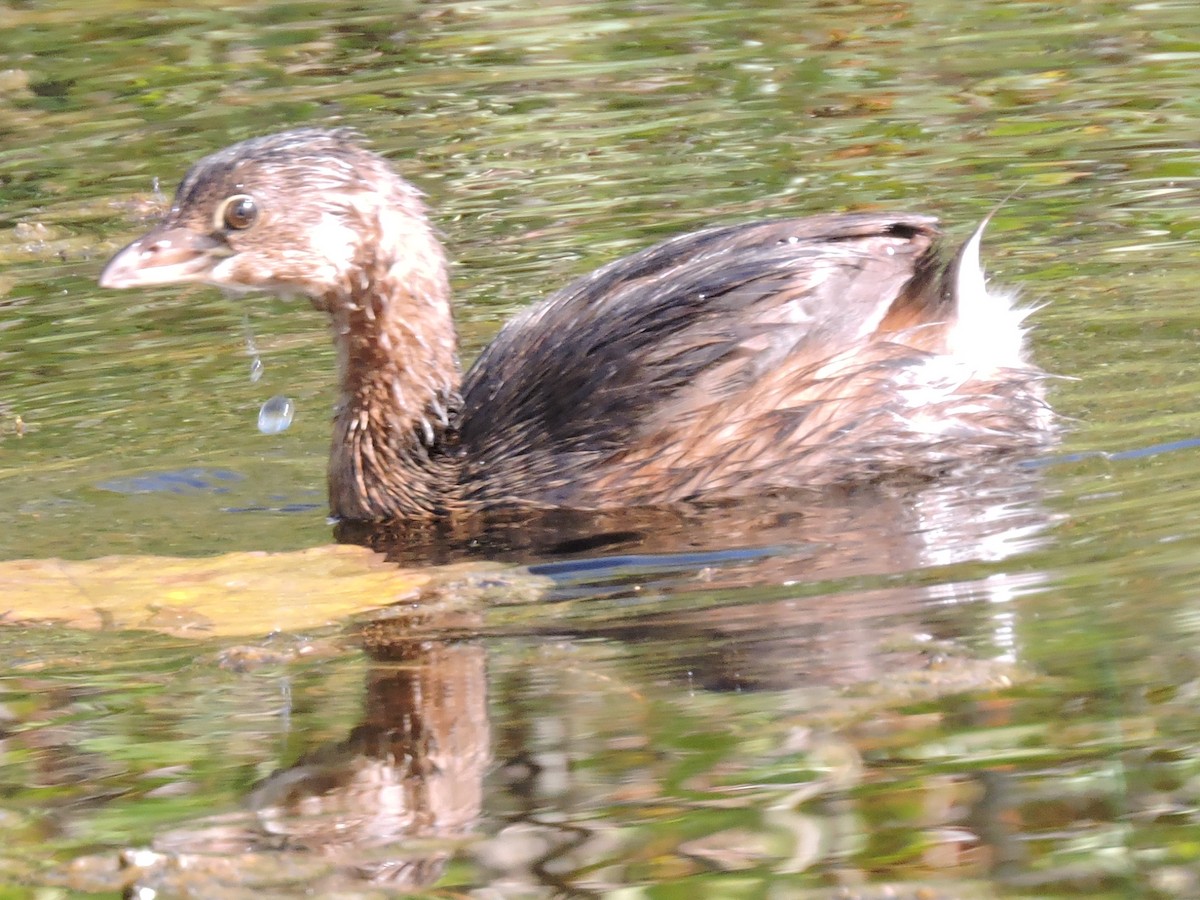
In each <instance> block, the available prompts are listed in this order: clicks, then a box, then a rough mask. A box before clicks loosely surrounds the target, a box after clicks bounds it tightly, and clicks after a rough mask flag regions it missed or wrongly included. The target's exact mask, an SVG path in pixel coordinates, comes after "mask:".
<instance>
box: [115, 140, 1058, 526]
mask: <svg viewBox="0 0 1200 900" xmlns="http://www.w3.org/2000/svg"><path fill="white" fill-rule="evenodd" d="M937 238H938V230H937V228H936V223H935V220H934V219H932V218H930V217H927V216H920V215H908V214H883V213H859V214H847V215H826V216H814V217H811V218H804V219H780V220H777V221H766V222H754V223H750V224H746V225H734V226H728V227H721V228H712V229H709V230H706V231H700V232H696V233H694V234H686V235H683V236H681V237H676V238H673V239H671V240H668V241H665V242H663V243H661V244H658V245H657V246H654V247H651V248H649V249H647V250H643V251H641V252H640V253H636V254H634V255H633V256H629V257H626V258H625V259H621V260H618V261H616V262H614V263H610V264H609V265H607V266H605V267H603V268H601V269H599V270H597V271H596V272H594V273H592V274H591V275H588V276H585V277H584V278H581V279H579V280H578V281H576V282H575V283H573V284H571V285H569V286H568V287H566V288H564V289H562V290H560V291H559V292H558V293H556V294H554V295H552V296H551V297H549V298H548V299H546V300H545V301H543V302H542V303H540V304H537V305H536V306H533V307H532V308H530V309H528V310H526V311H525V312H524V313H522V314H521V315H519V316H517V317H516V318H515V319H514V320H513V321H511V322H509V323H508V325H506V326H505V327H504V329H503V330H502V331H501V332H500V334H499V335H498V336H497V337H496V339H495V340H494V341H493V342H492V344H491V345H490V346H489V347H488V348H487V349H486V350H484V352H483V354H482V355H481V356H480V357H479V359H478V361H477V362H476V363H475V365H474V366H473V367H472V368H471V370H470V371H469V372H468V373H467V375H466V377H465V378H463V377H462V376H461V375H460V370H459V366H458V357H457V341H456V337H455V330H454V323H453V319H452V315H451V308H450V291H449V286H448V282H447V275H446V260H445V256H444V254H443V251H442V247H441V245H440V244H439V242H438V239H437V235H436V232H435V230H434V228H433V227H432V226H431V225H430V223H429V220H428V218H427V215H426V211H425V206H424V204H423V203H422V201H421V195H420V192H419V191H417V190H416V189H415V188H414V187H413V186H412V185H410V184H408V183H407V182H406V181H404V180H403V179H401V178H400V177H399V176H398V175H396V173H395V172H394V171H393V170H392V168H391V166H390V165H389V164H388V163H387V161H386V160H384V159H383V158H382V157H380V156H379V155H377V154H375V153H372V152H369V151H367V150H365V149H363V148H362V147H361V146H359V145H358V144H357V143H356V140H355V137H354V135H353V134H351V133H349V132H346V131H341V130H337V131H324V130H319V129H308V128H306V129H300V130H295V131H288V132H284V133H281V134H275V135H271V136H268V137H263V138H256V139H253V140H248V141H243V142H242V143H239V144H235V145H233V146H232V147H229V148H227V149H225V150H222V151H220V152H219V153H214V154H213V155H211V156H208V157H206V158H204V159H202V160H201V161H200V162H198V163H197V164H196V165H194V166H193V167H192V169H191V171H189V172H188V174H187V176H186V177H185V178H184V179H183V182H182V183H181V184H180V186H179V190H178V192H177V193H176V195H175V200H174V203H173V205H172V207H171V210H170V212H169V213H168V214H167V216H166V219H165V221H163V223H162V224H160V225H159V226H158V227H156V228H155V229H154V230H153V231H151V232H150V233H149V234H147V235H146V236H145V237H143V238H141V239H139V240H137V241H135V242H134V243H132V244H130V245H129V246H128V247H126V248H125V249H124V250H122V251H121V252H120V253H118V254H117V255H116V256H115V257H114V258H113V259H112V260H111V261H110V262H109V263H108V265H107V266H106V267H105V269H104V272H103V274H101V276H100V284H101V285H102V286H104V287H112V288H129V287H145V286H151V285H163V284H181V283H184V282H204V283H207V284H214V285H219V286H221V287H224V288H234V289H245V290H249V289H262V290H268V291H274V292H278V293H282V294H295V293H301V294H305V295H307V296H308V297H310V298H311V299H312V302H313V304H314V305H315V306H316V307H317V308H318V309H321V310H324V311H325V312H327V313H328V314H329V315H330V317H331V319H332V330H333V339H334V343H335V344H336V346H337V349H338V359H339V362H338V365H339V376H338V377H339V386H340V398H339V401H338V405H337V409H336V412H335V415H334V437H333V450H332V454H331V459H330V464H329V498H330V505H331V507H332V511H333V513H334V514H335V515H337V516H339V517H342V518H343V519H357V520H382V519H397V518H398V519H418V518H430V517H435V516H439V515H445V514H448V513H452V512H454V511H457V510H480V509H485V508H494V507H499V506H508V505H518V506H519V505H528V506H546V507H554V506H562V507H576V508H582V509H587V508H612V507H627V506H635V505H656V504H669V503H674V502H677V501H687V500H693V499H698V498H704V499H710V498H711V499H723V498H736V497H739V496H747V495H754V494H757V493H760V492H763V491H769V490H775V489H780V490H786V489H792V488H798V487H806V486H814V485H815V486H821V485H829V484H833V483H839V482H856V481H869V480H874V479H877V478H879V477H881V476H884V475H887V474H888V473H892V472H896V471H898V470H899V471H908V472H914V471H915V472H918V473H936V472H937V471H939V470H941V469H944V468H945V467H946V466H948V465H950V464H951V463H953V462H955V461H958V460H962V459H964V458H967V457H971V456H976V455H979V454H981V453H989V452H996V451H1011V450H1014V449H1021V448H1025V449H1028V448H1031V447H1034V446H1036V445H1037V444H1039V443H1041V442H1043V441H1044V440H1045V439H1046V438H1047V437H1048V436H1049V434H1050V433H1051V431H1052V428H1053V424H1052V415H1051V413H1050V411H1049V409H1048V407H1047V406H1046V404H1045V402H1044V400H1043V390H1042V381H1043V373H1042V372H1041V371H1040V370H1039V369H1038V368H1037V367H1036V366H1034V365H1032V364H1031V363H1030V362H1029V361H1028V359H1027V358H1026V354H1025V348H1024V337H1025V336H1024V329H1023V328H1022V320H1023V318H1024V315H1025V313H1024V312H1023V311H1021V310H1018V309H1015V308H1014V307H1013V305H1012V298H1011V297H1010V296H1006V295H1003V294H997V293H988V292H987V291H985V289H984V282H983V273H982V271H981V269H980V266H979V232H978V231H977V232H976V234H975V235H974V236H973V237H972V238H971V239H970V240H969V241H967V243H966V244H965V245H964V246H963V247H962V249H961V250H960V251H959V252H958V254H957V256H956V257H955V258H954V259H953V260H952V261H951V262H949V263H943V262H940V261H939V260H938V256H937V253H936V248H935V243H936V241H937Z"/></svg>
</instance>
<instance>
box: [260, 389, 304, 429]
mask: <svg viewBox="0 0 1200 900" xmlns="http://www.w3.org/2000/svg"><path fill="white" fill-rule="evenodd" d="M295 412H296V409H295V406H294V405H293V404H292V401H291V400H290V399H289V398H287V397H284V396H283V395H282V394H276V395H275V396H274V397H272V398H271V399H270V400H268V401H267V402H266V403H264V404H263V405H262V409H260V410H259V411H258V430H259V431H261V432H262V433H263V434H279V433H280V432H281V431H287V430H288V427H289V426H290V425H291V424H292V416H293V415H295Z"/></svg>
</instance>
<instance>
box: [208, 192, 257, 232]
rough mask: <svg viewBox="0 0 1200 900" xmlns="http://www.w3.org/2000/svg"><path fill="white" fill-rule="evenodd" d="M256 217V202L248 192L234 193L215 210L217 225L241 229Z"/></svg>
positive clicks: (235, 229)
mask: <svg viewBox="0 0 1200 900" xmlns="http://www.w3.org/2000/svg"><path fill="white" fill-rule="evenodd" d="M257 218H258V204H256V203H255V202H254V198H253V197H251V196H250V195H249V194H234V195H233V196H232V197H230V198H229V199H227V200H226V201H225V202H224V203H222V204H221V208H220V210H219V211H218V212H217V227H218V228H228V229H230V230H232V231H243V230H245V229H247V228H249V227H250V226H251V225H253V224H254V221H255V220H256V219H257Z"/></svg>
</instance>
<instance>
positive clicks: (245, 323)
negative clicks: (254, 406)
mask: <svg viewBox="0 0 1200 900" xmlns="http://www.w3.org/2000/svg"><path fill="white" fill-rule="evenodd" d="M242 330H243V331H244V332H245V334H246V352H247V353H248V354H249V355H250V383H251V384H258V382H259V380H260V379H261V378H262V377H263V361H262V357H261V356H259V353H258V344H256V343H254V329H252V328H251V327H250V316H249V315H247V314H246V311H245V310H243V311H242Z"/></svg>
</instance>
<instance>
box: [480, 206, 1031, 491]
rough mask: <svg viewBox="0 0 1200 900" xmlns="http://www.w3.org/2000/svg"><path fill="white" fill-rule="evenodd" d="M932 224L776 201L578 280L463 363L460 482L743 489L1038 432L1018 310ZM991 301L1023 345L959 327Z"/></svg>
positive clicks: (926, 462) (923, 463)
mask: <svg viewBox="0 0 1200 900" xmlns="http://www.w3.org/2000/svg"><path fill="white" fill-rule="evenodd" d="M938 237H939V233H938V231H937V228H936V223H935V220H933V219H931V218H929V217H925V216H916V215H879V214H851V215H832V216H816V217H811V218H807V219H791V220H778V221H768V222H760V223H754V224H749V225H738V226H732V227H725V228H715V229H710V230H707V231H702V232H697V233H693V234H688V235H684V236H681V237H678V238H674V239H672V240H668V241H666V242H664V243H661V244H658V245H656V246H654V247H651V248H649V249H647V250H644V251H642V252H640V253H637V254H634V255H633V256H630V257H626V258H625V259H622V260H619V261H617V262H615V263H612V264H610V265H608V266H606V267H604V268H602V269H599V270H598V271H596V272H595V273H593V274H591V275H589V276H586V277H584V278H582V279H580V280H578V281H576V282H574V283H573V284H571V285H569V286H568V287H566V288H565V289H563V290H561V291H559V292H558V293H556V294H554V295H553V296H551V297H550V298H548V299H547V300H546V301H544V302H543V303H541V304H539V305H537V306H534V307H533V308H531V309H530V310H528V311H527V312H526V313H524V314H523V315H521V316H519V317H518V318H516V319H514V320H513V321H512V322H511V323H509V324H508V325H507V326H506V327H505V328H504V329H503V330H502V331H501V333H500V334H499V335H498V336H497V338H496V340H495V341H494V342H493V343H492V344H491V345H490V346H489V347H488V348H487V349H486V350H485V351H484V353H483V354H482V355H481V357H480V358H479V360H478V361H477V363H476V364H475V366H474V367H473V368H472V369H471V371H470V372H469V373H468V374H467V376H466V380H465V382H464V386H463V396H464V406H463V417H462V421H461V425H460V442H461V443H460V451H461V453H462V460H463V470H462V476H461V480H462V487H463V490H464V493H465V496H466V499H467V500H468V501H469V502H471V503H472V504H480V505H495V504H500V503H509V502H516V503H532V504H538V505H563V506H579V507H604V506H627V505H641V504H659V503H669V502H675V501H681V500H687V499H690V498H694V497H700V496H704V497H726V496H727V497H736V496H745V495H747V494H751V493H755V492H759V491H763V490H770V489H776V488H779V489H788V488H795V487H804V486H809V485H823V484H829V483H833V482H839V481H850V480H861V479H864V478H867V479H869V478H875V477H878V476H879V475H882V474H886V473H887V472H889V471H892V470H896V469H903V470H917V471H921V470H926V469H928V468H930V467H936V466H938V465H940V464H944V463H945V462H946V461H947V460H950V459H955V458H960V457H962V456H964V455H969V454H973V453H976V452H978V451H980V450H995V449H1006V448H1008V447H1014V446H1028V445H1030V444H1034V443H1036V442H1037V441H1038V440H1039V438H1040V437H1041V436H1044V434H1045V433H1046V431H1047V429H1048V428H1049V427H1050V425H1049V414H1048V412H1047V410H1046V408H1045V406H1044V403H1043V402H1042V395H1041V377H1040V376H1041V373H1040V372H1039V371H1038V370H1037V369H1036V368H1035V367H1033V366H1031V365H1030V364H1028V363H1026V362H1025V360H1024V356H1023V350H1022V347H1023V332H1022V328H1021V319H1022V317H1023V314H1022V313H1021V312H1019V311H1017V310H1014V309H1013V308H1012V307H1011V305H1010V303H1009V301H1008V299H1006V298H1005V297H1003V296H997V295H988V294H986V293H984V292H983V291H982V274H981V273H980V274H979V275H978V278H977V281H978V284H977V285H976V284H975V282H974V281H972V280H971V278H963V277H961V272H960V269H961V268H962V266H961V265H960V262H962V261H963V257H964V255H963V254H960V259H956V261H954V262H951V263H950V264H949V265H943V264H941V263H940V262H939V261H938V258H937V253H936V243H937V239H938ZM965 262H967V263H969V262H971V260H965ZM967 274H968V275H970V276H974V275H975V273H974V272H968V273H967ZM976 288H977V289H976ZM964 291H965V292H966V293H968V294H971V296H963V294H964ZM976 294H978V295H977V296H976ZM968 313H969V314H968ZM981 315H982V316H983V318H984V319H985V320H986V321H987V322H988V327H989V328H991V329H993V330H997V329H1007V331H1008V332H1009V333H1008V334H999V333H996V334H994V335H993V337H994V338H995V339H996V341H998V342H1000V344H997V346H1000V345H1001V344H1002V345H1003V346H1006V347H1011V348H1012V349H1011V350H1006V351H1005V352H1003V353H999V354H998V353H992V354H989V355H988V358H987V359H986V360H985V361H983V362H981V361H980V360H979V358H978V357H977V354H976V353H975V348H974V347H969V346H967V344H968V343H969V342H968V341H966V339H965V338H964V337H963V335H962V334H961V333H960V332H961V331H962V328H961V324H962V323H964V322H970V323H975V322H976V320H978V319H979V318H980V317H981ZM973 327H976V326H974V325H973ZM956 329H958V330H957V331H956ZM989 340H990V338H989ZM1005 342H1007V343H1005Z"/></svg>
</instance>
